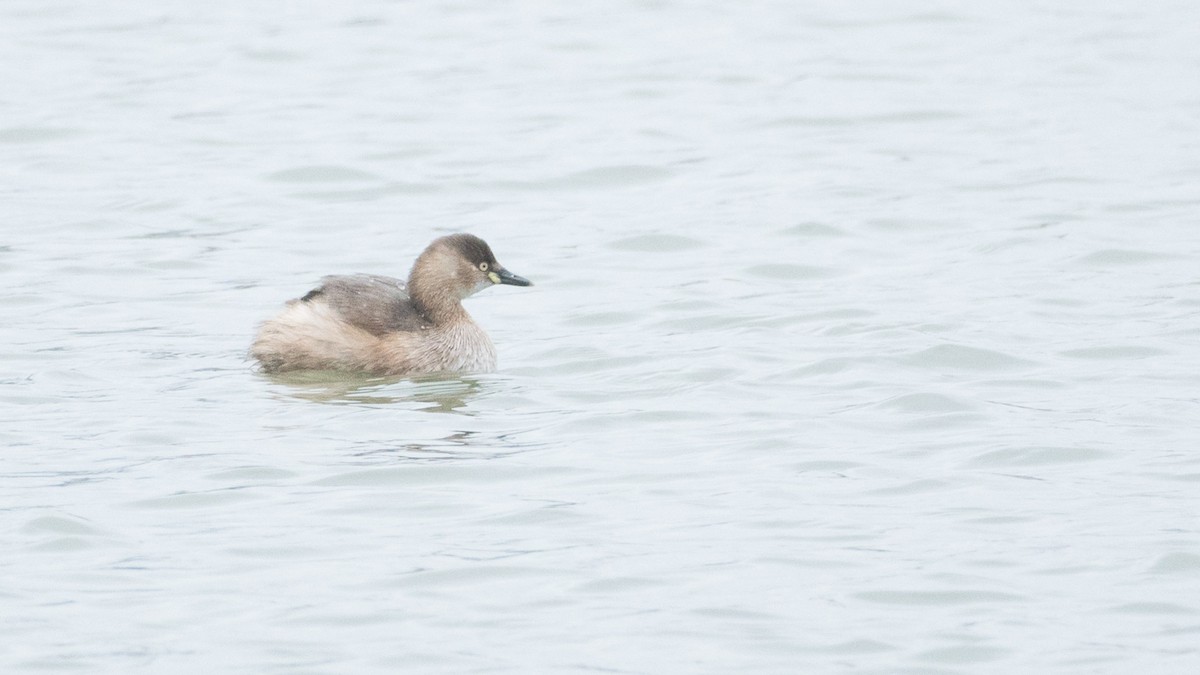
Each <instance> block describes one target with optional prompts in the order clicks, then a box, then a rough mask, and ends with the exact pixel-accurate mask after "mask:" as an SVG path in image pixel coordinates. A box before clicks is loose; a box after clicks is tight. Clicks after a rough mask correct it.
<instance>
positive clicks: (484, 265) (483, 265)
mask: <svg viewBox="0 0 1200 675" xmlns="http://www.w3.org/2000/svg"><path fill="white" fill-rule="evenodd" d="M487 267H488V265H487V263H485V262H481V263H479V271H480V272H486V271H487Z"/></svg>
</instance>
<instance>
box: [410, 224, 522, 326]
mask: <svg viewBox="0 0 1200 675" xmlns="http://www.w3.org/2000/svg"><path fill="white" fill-rule="evenodd" d="M497 284H508V285H510V286H532V285H533V284H532V283H531V282H530V281H529V280H528V279H526V278H524V277H521V276H518V275H516V274H513V273H512V272H509V271H508V270H507V269H505V268H504V266H503V265H501V264H500V263H499V262H497V261H496V256H495V255H494V254H493V253H492V249H491V247H489V246H488V245H487V242H485V241H484V240H482V239H480V238H479V237H476V236H475V235H473V234H451V235H448V236H445V237H441V238H438V239H435V240H434V241H433V243H431V244H430V245H429V247H428V248H426V249H425V251H424V252H423V253H421V255H420V256H418V257H417V261H416V263H414V264H413V268H412V273H411V274H409V277H408V285H409V291H410V293H411V294H412V299H413V301H414V302H416V303H417V304H419V305H421V306H423V307H425V308H426V309H430V310H433V309H435V308H436V305H437V304H439V302H441V303H444V302H445V301H446V300H449V299H450V298H453V300H452V302H457V301H458V300H462V299H463V298H466V297H468V296H471V295H474V294H475V293H478V292H479V291H481V290H483V289H485V288H487V287H489V286H495V285H497Z"/></svg>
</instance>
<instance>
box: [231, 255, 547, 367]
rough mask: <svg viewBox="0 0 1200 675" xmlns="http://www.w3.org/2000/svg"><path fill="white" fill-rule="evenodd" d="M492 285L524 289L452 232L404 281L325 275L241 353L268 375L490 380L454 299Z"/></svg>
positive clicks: (490, 351) (480, 346) (492, 353)
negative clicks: (450, 375)
mask: <svg viewBox="0 0 1200 675" xmlns="http://www.w3.org/2000/svg"><path fill="white" fill-rule="evenodd" d="M497 284H508V285H510V286H532V285H533V284H532V283H531V282H530V281H529V280H528V279H526V278H524V277H520V276H517V275H516V274H513V273H512V272H509V271H508V270H507V269H505V268H504V266H503V265H501V264H500V263H498V262H496V256H495V255H493V254H492V249H491V248H490V247H489V246H488V245H487V243H486V242H485V241H484V240H482V239H480V238H479V237H476V236H475V235H471V234H451V235H448V236H445V237H441V238H438V239H435V240H434V241H433V243H431V244H430V245H429V246H428V247H427V248H426V249H425V250H424V252H422V253H421V255H419V256H417V260H416V262H415V263H413V267H412V271H411V272H410V273H409V275H408V282H407V283H406V282H404V281H401V280H400V279H394V278H392V277H386V276H380V275H376V274H352V275H338V276H327V277H324V278H323V279H321V284H320V285H319V286H317V287H316V288H314V289H313V290H311V291H309V292H308V293H307V294H305V295H304V296H303V297H300V298H297V299H295V300H289V301H288V302H287V303H286V304H285V305H284V308H283V310H282V311H281V312H280V313H279V314H277V315H276V316H274V317H272V318H271V319H268V320H267V321H266V322H264V323H263V324H262V326H260V327H259V330H258V334H257V336H256V337H255V339H254V343H253V344H252V345H251V347H250V354H251V356H253V357H254V358H255V359H257V360H258V362H259V363H260V364H261V365H262V369H263V370H264V371H266V372H269V373H277V372H283V371H291V370H339V371H349V372H364V373H370V374H375V375H420V374H425V373H437V372H454V373H463V372H477V373H478V372H490V371H493V370H495V369H496V348H495V346H493V345H492V340H491V338H489V337H488V336H487V333H485V332H483V329H482V328H480V327H479V324H477V323H475V321H474V320H473V319H472V318H471V315H469V314H467V311H466V310H465V309H463V306H462V300H463V298H466V297H468V296H470V295H473V294H475V293H477V292H479V291H481V290H483V289H484V288H487V287H489V286H494V285H497Z"/></svg>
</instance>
